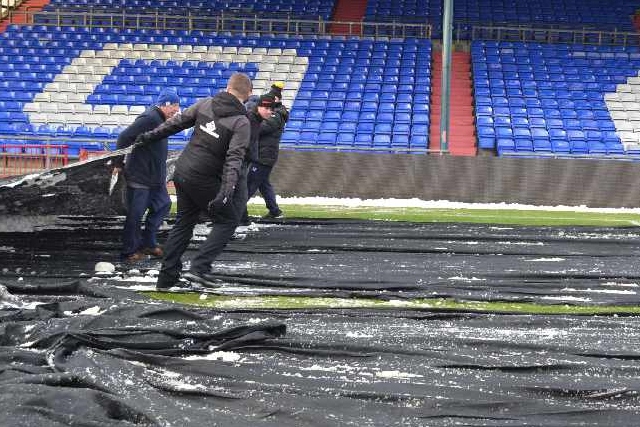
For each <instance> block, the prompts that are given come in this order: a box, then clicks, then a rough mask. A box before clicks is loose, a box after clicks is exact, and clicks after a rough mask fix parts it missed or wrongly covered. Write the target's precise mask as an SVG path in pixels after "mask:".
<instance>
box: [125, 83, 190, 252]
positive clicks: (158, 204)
mask: <svg viewBox="0 0 640 427" xmlns="http://www.w3.org/2000/svg"><path fill="white" fill-rule="evenodd" d="M179 109H180V98H178V95H177V94H176V93H175V92H174V91H172V90H164V91H162V92H161V93H160V95H159V96H158V99H157V100H156V103H155V105H154V106H153V107H151V108H149V109H147V110H146V111H145V112H143V113H142V114H140V115H139V116H138V117H136V119H135V120H134V122H133V123H132V124H131V125H129V126H128V127H127V128H126V129H125V130H123V131H122V132H121V133H120V135H119V136H118V142H117V148H118V149H121V148H126V147H128V146H130V145H131V144H133V143H134V141H135V140H136V138H137V137H138V135H140V134H142V133H144V132H147V131H150V130H152V129H154V128H156V127H158V126H159V125H161V124H162V123H164V122H165V120H168V119H170V118H171V117H173V116H174V115H175V114H176V112H178V110H179ZM167 145H168V143H167V139H166V138H163V139H161V140H160V141H159V142H158V143H157V144H153V145H147V146H141V147H136V148H134V149H133V151H131V154H129V155H128V156H127V158H126V163H125V164H124V176H125V179H126V182H127V187H126V198H125V199H126V200H125V204H126V208H127V217H126V220H125V223H124V230H123V233H122V251H121V254H120V256H121V258H122V259H123V260H125V261H127V262H136V261H140V260H141V259H143V258H144V257H145V256H146V255H151V256H154V257H161V256H162V248H161V247H160V246H158V242H157V239H156V235H157V233H158V229H159V228H160V225H161V224H162V221H163V220H164V218H165V216H166V215H167V214H168V213H169V209H170V208H171V199H170V198H169V194H168V193H167V183H166V177H167V166H166V164H167ZM122 161H123V159H122V158H119V159H116V161H115V167H114V169H113V173H114V174H117V173H119V172H120V170H121V169H122ZM145 212H147V217H146V220H145V226H144V231H141V222H142V217H143V215H144V213H145Z"/></svg>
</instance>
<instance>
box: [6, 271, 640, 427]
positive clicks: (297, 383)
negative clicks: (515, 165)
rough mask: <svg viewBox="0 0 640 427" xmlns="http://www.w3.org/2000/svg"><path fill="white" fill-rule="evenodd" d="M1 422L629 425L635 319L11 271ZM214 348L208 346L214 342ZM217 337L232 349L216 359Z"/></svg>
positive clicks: (635, 387) (638, 409)
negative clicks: (412, 306) (392, 307)
mask: <svg viewBox="0 0 640 427" xmlns="http://www.w3.org/2000/svg"><path fill="white" fill-rule="evenodd" d="M7 282H9V283H8V285H9V286H8V289H9V291H10V292H11V294H12V295H13V297H14V298H17V299H19V300H20V301H23V303H26V302H27V301H31V302H33V301H35V300H39V301H41V302H43V303H44V304H41V305H38V306H36V307H35V308H31V307H26V306H25V307H19V306H15V304H14V306H11V304H5V306H4V307H3V308H2V309H0V425H11V426H67V425H73V426H130V425H144V426H202V425H211V426H231V427H233V426H345V425H353V426H425V425H428V426H450V425H466V426H514V425H518V426H523V425H534V426H558V427H559V426H578V425H579V426H603V425H607V426H608V425H611V426H613V425H615V426H633V425H637V417H638V415H640V403H639V402H638V391H639V389H640V383H639V382H640V380H639V379H638V378H639V374H640V372H639V366H640V365H639V364H638V359H639V358H640V333H639V332H638V331H640V319H639V318H637V317H579V316H523V315H491V314H470V313H430V312H420V311H402V310H398V311H373V310H308V311H305V310H284V311H277V310H262V311H259V310H258V311H245V310H232V311H216V310H209V309H200V308H193V307H179V306H175V305H171V304H164V303H157V302H154V301H150V300H147V299H145V298H144V297H141V296H138V295H136V294H135V293H131V292H129V291H126V290H122V289H120V290H118V289H115V288H112V287H110V286H108V285H103V284H100V283H95V282H86V281H83V280H78V281H73V282H57V284H55V283H53V281H39V280H34V281H33V282H32V283H31V285H27V284H26V283H25V281H7V280H5V283H7ZM216 352H217V353H216ZM222 352H225V353H224V354H226V355H227V356H229V355H232V356H233V357H232V358H227V360H222V359H216V357H215V356H211V354H212V353H214V354H218V355H221V354H223V353H222Z"/></svg>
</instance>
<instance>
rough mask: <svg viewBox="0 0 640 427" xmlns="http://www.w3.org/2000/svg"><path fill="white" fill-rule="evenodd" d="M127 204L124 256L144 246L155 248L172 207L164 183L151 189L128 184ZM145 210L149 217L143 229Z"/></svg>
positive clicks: (123, 233) (123, 244) (123, 236)
mask: <svg viewBox="0 0 640 427" xmlns="http://www.w3.org/2000/svg"><path fill="white" fill-rule="evenodd" d="M126 204H127V218H126V219H125V222H124V230H123V231H122V257H128V256H129V255H131V254H133V253H135V252H137V251H138V250H140V249H142V248H154V247H156V246H157V245H158V241H157V240H156V235H157V233H158V229H159V228H160V226H161V225H162V221H163V220H164V218H165V217H166V216H167V214H168V213H169V210H170V209H171V199H170V198H169V193H167V187H165V186H164V185H162V186H159V187H153V188H149V189H147V188H133V187H130V186H127V193H126ZM147 211H148V212H147ZM145 212H147V218H146V220H145V223H144V230H142V229H141V227H142V217H143V216H144V213H145Z"/></svg>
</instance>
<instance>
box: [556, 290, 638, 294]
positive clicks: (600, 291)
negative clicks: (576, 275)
mask: <svg viewBox="0 0 640 427" xmlns="http://www.w3.org/2000/svg"><path fill="white" fill-rule="evenodd" d="M562 291H563V292H586V293H591V294H614V295H636V291H627V290H622V289H591V288H587V289H575V288H563V289H562Z"/></svg>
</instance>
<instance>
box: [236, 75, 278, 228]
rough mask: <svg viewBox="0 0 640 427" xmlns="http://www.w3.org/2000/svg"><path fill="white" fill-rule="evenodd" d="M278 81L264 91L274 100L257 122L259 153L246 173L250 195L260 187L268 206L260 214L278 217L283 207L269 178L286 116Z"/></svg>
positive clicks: (246, 217) (246, 218)
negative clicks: (271, 107) (265, 116)
mask: <svg viewBox="0 0 640 427" xmlns="http://www.w3.org/2000/svg"><path fill="white" fill-rule="evenodd" d="M277 83H279V82H277ZM277 83H275V84H274V85H272V86H271V91H270V92H269V93H268V94H266V95H263V96H268V97H273V99H274V101H275V102H274V104H273V106H274V108H273V112H272V114H271V115H270V117H268V118H266V119H265V120H264V121H263V122H262V123H261V124H260V131H259V134H258V155H257V158H255V159H252V163H251V166H250V167H249V175H248V177H247V190H248V194H249V198H251V196H253V195H254V194H255V193H256V191H257V190H260V194H262V198H263V199H264V203H265V205H266V207H267V209H268V210H269V212H268V213H267V214H266V215H265V216H264V217H263V218H279V217H281V216H282V210H281V209H280V207H279V206H278V203H277V202H276V193H275V191H274V190H273V186H272V185H271V182H269V176H270V175H271V170H272V169H273V166H274V165H275V164H276V162H277V161H278V153H279V151H280V138H281V137H282V132H283V130H284V125H285V123H286V122H287V119H288V118H289V112H288V110H287V108H286V107H285V106H284V105H282V103H281V102H280V101H281V99H282V92H281V88H280V86H279V85H278V84H277ZM277 89H279V90H277ZM244 220H245V221H248V216H246V215H245V218H244Z"/></svg>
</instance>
